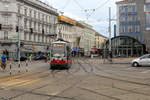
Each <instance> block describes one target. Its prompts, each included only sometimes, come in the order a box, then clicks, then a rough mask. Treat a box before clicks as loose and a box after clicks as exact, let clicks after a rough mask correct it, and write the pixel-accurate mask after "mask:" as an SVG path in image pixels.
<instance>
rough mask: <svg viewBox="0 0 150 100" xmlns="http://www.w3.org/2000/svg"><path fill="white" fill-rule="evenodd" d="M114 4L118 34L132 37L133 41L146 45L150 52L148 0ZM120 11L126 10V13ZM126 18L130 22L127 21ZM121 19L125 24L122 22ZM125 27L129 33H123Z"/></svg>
mask: <svg viewBox="0 0 150 100" xmlns="http://www.w3.org/2000/svg"><path fill="white" fill-rule="evenodd" d="M116 4H117V8H118V12H117V15H118V18H117V19H118V33H119V34H120V35H121V34H122V32H123V33H124V35H128V36H132V37H134V38H135V39H138V40H139V41H140V42H142V43H144V44H145V45H146V50H147V51H148V52H150V38H149V37H150V34H149V33H150V13H149V12H150V0H124V1H120V2H117V3H116ZM130 7H131V8H130ZM122 9H124V10H128V11H126V12H128V13H122V12H125V11H122ZM130 9H131V10H132V13H130V12H129V10H130ZM123 16H124V17H123ZM130 16H131V17H130ZM129 17H130V18H131V19H130V18H129ZM127 18H128V19H130V20H131V21H127ZM123 19H124V20H125V21H127V22H125V21H123V22H122V20H123ZM134 21H135V22H134ZM129 22H130V23H129ZM133 22H134V25H133ZM124 23H125V25H124ZM130 24H132V25H130ZM125 26H126V27H128V31H131V32H129V33H127V32H124V30H125V29H126V31H127V28H125ZM131 26H132V27H131ZM133 26H136V27H133ZM123 27H124V28H123ZM129 27H130V28H129ZM134 30H135V31H136V32H134V35H132V34H133V33H132V31H134Z"/></svg>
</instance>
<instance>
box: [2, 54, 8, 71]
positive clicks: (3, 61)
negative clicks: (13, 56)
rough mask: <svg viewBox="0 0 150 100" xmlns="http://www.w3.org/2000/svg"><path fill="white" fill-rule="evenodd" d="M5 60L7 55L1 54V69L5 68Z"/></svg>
mask: <svg viewBox="0 0 150 100" xmlns="http://www.w3.org/2000/svg"><path fill="white" fill-rule="evenodd" d="M6 61H7V57H6V56H5V55H4V54H3V55H2V56H1V68H2V69H3V70H5V68H6Z"/></svg>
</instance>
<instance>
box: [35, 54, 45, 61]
mask: <svg viewBox="0 0 150 100" xmlns="http://www.w3.org/2000/svg"><path fill="white" fill-rule="evenodd" d="M34 60H46V57H45V56H43V55H40V56H36V57H34Z"/></svg>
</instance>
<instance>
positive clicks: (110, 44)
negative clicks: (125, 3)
mask: <svg viewBox="0 0 150 100" xmlns="http://www.w3.org/2000/svg"><path fill="white" fill-rule="evenodd" d="M109 52H111V7H109Z"/></svg>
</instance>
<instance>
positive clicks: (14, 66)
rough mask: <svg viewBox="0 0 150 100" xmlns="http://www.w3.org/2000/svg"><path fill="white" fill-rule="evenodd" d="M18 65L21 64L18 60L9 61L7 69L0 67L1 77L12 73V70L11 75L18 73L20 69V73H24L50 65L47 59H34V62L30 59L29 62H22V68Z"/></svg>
mask: <svg viewBox="0 0 150 100" xmlns="http://www.w3.org/2000/svg"><path fill="white" fill-rule="evenodd" d="M10 65H11V68H10ZM18 65H19V64H18V62H8V63H7V67H6V69H5V71H3V70H2V69H1V68H0V77H1V76H8V75H10V72H11V75H15V74H18V73H19V70H20V73H24V72H31V71H33V70H36V69H39V68H42V67H43V68H45V66H48V63H46V62H45V61H32V62H29V61H28V62H27V63H26V62H21V66H20V68H19V66H18ZM10 69H11V71H10Z"/></svg>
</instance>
